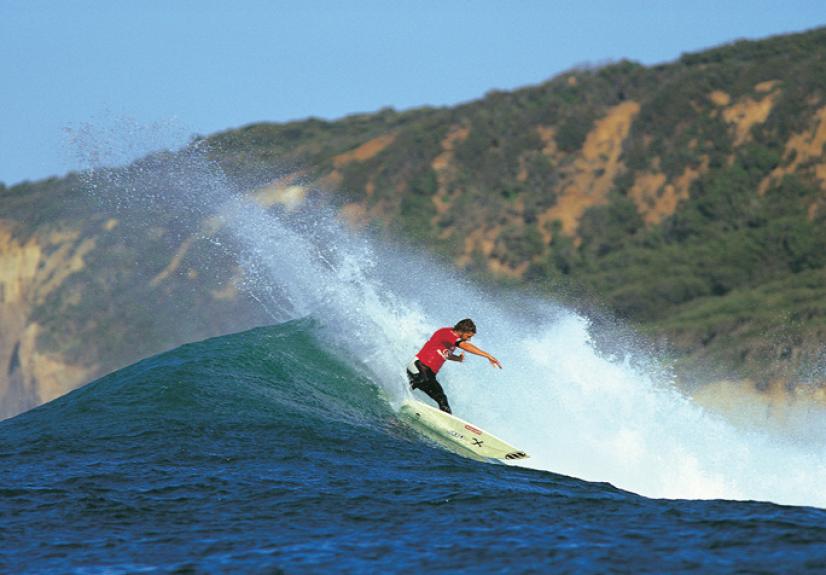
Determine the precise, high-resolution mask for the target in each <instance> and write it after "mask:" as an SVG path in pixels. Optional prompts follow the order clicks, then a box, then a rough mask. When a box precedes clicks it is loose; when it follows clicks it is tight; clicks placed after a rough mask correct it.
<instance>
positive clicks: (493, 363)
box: [488, 357, 502, 369]
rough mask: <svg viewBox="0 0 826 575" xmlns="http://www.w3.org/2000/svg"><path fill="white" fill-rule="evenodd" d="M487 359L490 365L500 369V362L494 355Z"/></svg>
mask: <svg viewBox="0 0 826 575" xmlns="http://www.w3.org/2000/svg"><path fill="white" fill-rule="evenodd" d="M488 361H489V362H490V364H491V366H493V367H498V368H499V369H502V364H501V363H499V360H498V359H496V358H495V357H489V358H488Z"/></svg>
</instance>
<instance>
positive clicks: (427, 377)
mask: <svg viewBox="0 0 826 575" xmlns="http://www.w3.org/2000/svg"><path fill="white" fill-rule="evenodd" d="M415 366H416V369H418V370H419V372H418V373H413V372H412V371H411V370H410V368H408V369H407V379H408V380H409V381H410V388H411V389H421V390H422V391H423V392H425V393H426V394H427V396H428V397H429V398H430V399H432V400H433V401H435V402H436V403H438V404H439V409H441V410H442V411H446V412H447V413H450V404H449V403H448V402H447V396H446V395H445V390H444V389H442V385H441V384H440V383H439V382H438V381H437V380H436V374H435V373H433V370H432V369H430V368H429V367H427V366H426V365H425V364H423V363H422V362H421V361H419V360H418V359H417V360H416V362H415Z"/></svg>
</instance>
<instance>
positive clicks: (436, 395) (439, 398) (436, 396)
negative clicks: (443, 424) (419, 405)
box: [428, 379, 453, 413]
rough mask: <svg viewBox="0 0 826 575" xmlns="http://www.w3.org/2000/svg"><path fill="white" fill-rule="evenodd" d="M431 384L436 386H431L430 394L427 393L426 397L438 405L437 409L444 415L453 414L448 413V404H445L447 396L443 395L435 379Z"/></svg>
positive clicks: (443, 392)
mask: <svg viewBox="0 0 826 575" xmlns="http://www.w3.org/2000/svg"><path fill="white" fill-rule="evenodd" d="M433 383H435V384H436V385H435V386H433V387H434V389H432V393H428V395H429V396H430V397H432V398H433V400H434V401H435V402H436V403H438V404H439V409H441V410H442V411H444V412H445V413H453V412H452V411H450V404H449V403H448V402H447V396H446V395H445V391H444V390H443V389H442V386H441V385H440V384H439V382H438V381H436V380H435V379H434V380H433Z"/></svg>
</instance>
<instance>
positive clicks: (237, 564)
mask: <svg viewBox="0 0 826 575" xmlns="http://www.w3.org/2000/svg"><path fill="white" fill-rule="evenodd" d="M322 332H323V330H322V328H321V323H320V322H319V321H318V320H317V319H304V320H298V321H291V322H287V323H284V324H281V325H277V326H273V327H263V328H257V329H254V330H251V331H247V332H243V333H239V334H234V335H228V336H223V337H219V338H214V339H211V340H207V341H203V342H199V343H194V344H189V345H185V346H183V347H180V348H178V349H176V350H173V351H171V352H168V353H165V354H162V355H159V356H156V357H152V358H149V359H146V360H144V361H141V362H139V363H137V364H135V365H132V366H130V367H128V368H126V369H123V370H121V371H118V372H115V373H113V374H110V375H109V376H107V377H104V378H102V379H100V380H97V381H95V382H93V383H91V384H89V385H87V386H86V387H84V388H82V389H80V390H77V391H75V392H72V393H70V394H68V395H66V396H64V397H61V398H59V399H57V400H55V401H53V402H51V403H49V404H46V405H44V406H41V407H39V408H37V409H35V410H32V411H30V412H27V413H25V414H23V415H20V416H18V417H16V418H13V419H11V420H6V421H4V422H2V423H0V486H1V487H0V511H2V515H3V517H4V520H3V525H2V527H0V529H1V530H2V533H3V537H2V538H0V571H2V572H5V573H42V572H50V571H55V572H58V571H59V572H78V573H81V572H82V573H131V572H141V571H145V570H153V569H156V570H160V571H163V572H172V571H176V572H227V571H232V572H279V570H283V572H290V573H291V572H330V571H335V572H363V571H365V570H369V571H372V572H412V571H414V570H421V569H427V570H428V571H436V572H457V571H467V570H472V571H474V572H502V571H503V570H513V571H519V572H523V571H525V572H526V571H532V570H537V571H546V570H551V569H552V570H554V571H577V572H611V571H619V572H627V571H628V570H631V569H633V570H634V571H635V572H675V571H680V570H688V571H691V570H696V571H698V572H710V571H727V570H730V569H731V568H732V566H734V565H736V566H738V567H739V568H742V569H744V570H746V571H748V570H749V569H753V570H760V569H765V568H766V567H767V566H770V565H771V563H769V561H771V560H772V557H775V556H776V555H777V554H778V553H783V557H784V561H783V570H784V571H787V572H807V571H809V572H816V571H819V570H821V569H822V567H823V562H822V559H823V558H824V557H826V545H824V544H823V543H822V542H823V541H824V535H826V528H824V527H823V525H824V522H826V512H824V511H821V510H818V509H813V508H805V507H781V506H777V505H774V504H771V503H756V502H734V501H690V500H666V501H663V500H652V499H647V498H644V497H641V496H638V495H635V494H633V493H629V492H626V491H621V490H619V489H616V488H614V487H612V486H610V485H608V484H605V483H589V482H586V481H582V480H579V479H574V478H569V477H565V476H563V475H558V474H555V473H550V472H545V471H538V470H532V469H525V468H518V467H509V466H504V465H489V464H484V463H478V462H475V461H471V460H469V459H465V458H462V457H460V456H457V455H454V454H452V453H449V452H447V451H444V450H442V449H440V448H438V447H435V446H432V445H430V444H428V443H427V442H425V441H423V440H421V439H420V438H419V436H418V435H416V434H415V433H414V432H412V431H411V430H409V429H408V428H406V427H405V426H404V425H402V424H401V423H400V422H399V420H398V419H397V418H396V416H395V414H394V412H393V410H392V408H391V407H390V404H389V403H388V402H387V398H386V393H385V391H384V390H383V388H381V387H380V386H378V385H376V382H375V380H373V379H372V376H371V375H370V374H369V373H368V372H367V371H365V370H361V369H359V368H357V367H354V366H353V365H352V364H351V363H349V362H348V361H345V360H343V359H342V358H341V356H339V355H338V354H337V353H333V352H331V351H330V349H329V345H328V343H326V342H325V341H324V340H323V338H322V337H320V334H321V333H322ZM499 383H500V384H501V385H506V383H503V382H499ZM491 385H493V384H491ZM456 387H457V388H460V389H464V387H463V386H459V385H457V386H456ZM466 391H467V390H465V391H463V392H462V393H459V394H457V405H458V406H461V407H460V410H462V411H464V410H465V409H466V407H467V406H469V405H473V406H474V409H476V410H477V412H478V413H481V411H478V410H480V409H481V407H480V405H478V404H471V403H468V400H467V393H466ZM520 393H522V392H520ZM498 417H499V418H500V419H499V420H498V421H499V425H501V428H500V427H497V429H496V430H497V431H502V432H503V433H506V434H507V435H508V436H514V437H513V439H514V440H519V439H529V436H526V437H524V438H520V437H518V436H519V434H520V429H521V426H520V425H518V424H514V422H510V423H508V424H505V419H506V418H503V417H502V415H501V413H499V415H498ZM531 423H532V422H531V421H528V422H526V426H527V427H530V424H531ZM491 424H493V425H495V424H496V421H494V419H493V418H491ZM556 427H557V428H559V426H556ZM566 435H567V434H566ZM562 439H566V440H567V438H566V437H563V438H560V440H562ZM560 445H561V444H560ZM533 447H534V448H537V447H539V445H538V444H534V445H533ZM553 448H554V446H549V447H548V448H547V450H546V451H542V450H541V449H540V450H536V449H534V451H535V453H536V454H537V455H538V456H539V457H540V458H545V459H551V449H553ZM817 557H820V558H821V562H820V563H818V560H817V559H816V558H817Z"/></svg>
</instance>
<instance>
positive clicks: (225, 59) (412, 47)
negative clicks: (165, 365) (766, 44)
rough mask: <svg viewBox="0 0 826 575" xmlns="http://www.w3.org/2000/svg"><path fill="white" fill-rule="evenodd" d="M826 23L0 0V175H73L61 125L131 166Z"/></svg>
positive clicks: (239, 0) (641, 10)
mask: <svg viewBox="0 0 826 575" xmlns="http://www.w3.org/2000/svg"><path fill="white" fill-rule="evenodd" d="M824 24H826V7H824V3H823V0H785V1H777V0H736V1H735V0H693V1H691V2H687V1H682V2H672V1H642V0H638V1H628V2H623V1H621V0H615V1H608V0H598V1H588V0H580V1H567V0H566V1H556V2H554V1H546V2H540V1H531V0H524V1H512V2H506V1H504V0H500V1H493V0H490V1H487V0H474V1H463V0H461V1H460V0H456V1H450V0H440V1H429V0H421V1H417V2H413V1H407V0H397V1H377V0H366V1H360V2H356V1H352V2H344V1H333V0H330V1H327V2H322V1H315V0H305V1H302V2H295V1H292V2H281V1H276V0H271V1H264V0H257V1H256V0H234V1H230V0H227V1H225V2H215V1H210V0H201V1H174V0H165V1H157V0H144V1H140V2H139V1H121V0H99V1H89V0H63V1H48V2H47V1H41V0H0V79H1V80H0V81H2V86H3V87H2V90H0V181H2V182H5V183H6V184H14V183H17V182H19V181H21V180H26V179H30V180H36V179H41V178H44V177H48V176H50V175H61V174H63V173H65V172H66V171H68V170H72V169H78V168H81V167H83V166H82V162H81V161H80V160H78V159H77V156H78V153H77V151H76V150H73V146H76V145H77V144H76V143H73V142H72V140H71V139H70V137H68V136H67V129H69V133H75V134H77V132H78V131H81V132H84V131H85V132H89V131H91V132H92V133H96V132H99V133H102V134H106V137H104V138H102V140H103V141H106V142H118V141H119V140H128V141H129V142H130V143H129V145H128V146H125V147H124V148H123V149H120V150H118V151H117V153H112V154H110V156H111V157H112V158H115V160H114V161H128V160H130V159H132V158H133V157H135V156H137V155H141V154H143V153H146V152H148V151H150V150H152V149H157V148H166V147H172V148H174V147H178V146H181V145H183V144H185V143H186V142H187V140H188V139H189V137H190V136H191V135H192V134H204V135H205V134H210V133H214V132H216V131H221V130H225V129H228V128H232V127H237V126H241V125H245V124H250V123H254V122H259V121H272V122H281V121H288V120H293V119H300V118H305V117H308V116H317V117H322V118H339V117H341V116H344V115H347V114H351V113H357V112H369V111H374V110H377V109H380V108H382V107H385V106H392V107H394V108H397V109H407V108H411V107H416V106H421V105H451V104H455V103H458V102H464V101H468V100H472V99H476V98H479V97H481V96H483V95H484V94H485V93H486V92H487V91H489V90H491V89H505V90H507V89H512V88H516V87H519V86H524V85H529V84H536V83H539V82H542V81H544V80H546V79H548V78H551V77H553V76H555V75H556V74H558V73H560V72H562V71H564V70H566V69H568V68H571V67H573V66H576V65H580V64H586V63H591V64H594V63H597V64H598V63H602V62H605V61H608V60H618V59H622V58H629V59H632V60H636V61H638V62H642V63H644V64H653V63H659V62H666V61H670V60H674V59H676V58H678V57H679V56H680V54H682V53H684V52H691V51H697V50H701V49H703V48H707V47H711V46H716V45H719V44H722V43H725V42H729V41H732V40H735V39H738V38H764V37H767V36H771V35H775V34H782V33H788V32H797V31H802V30H806V29H810V28H813V27H816V26H822V25H824ZM121 131H123V132H124V133H123V134H120V133H119V132H121ZM133 132H138V135H137V136H136V135H135V134H134V133H133ZM103 145H106V144H103ZM112 146H113V147H117V146H118V144H117V143H113V144H112Z"/></svg>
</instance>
